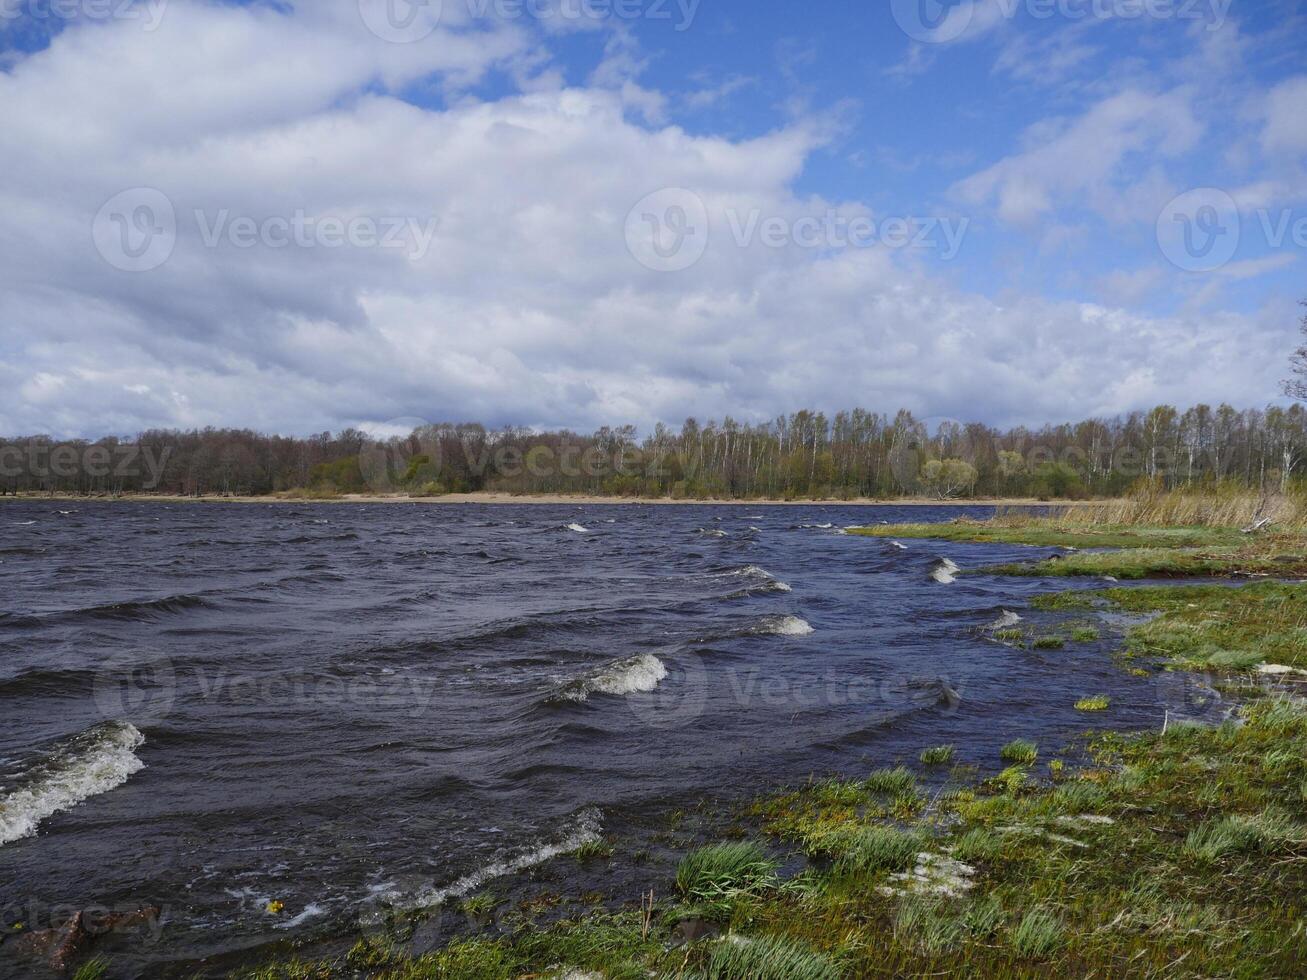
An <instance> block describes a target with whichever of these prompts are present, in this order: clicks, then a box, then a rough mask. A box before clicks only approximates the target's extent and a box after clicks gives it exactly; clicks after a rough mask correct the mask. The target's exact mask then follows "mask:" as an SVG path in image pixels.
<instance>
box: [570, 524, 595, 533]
mask: <svg viewBox="0 0 1307 980" xmlns="http://www.w3.org/2000/svg"><path fill="white" fill-rule="evenodd" d="M567 529H568V530H569V531H575V532H576V533H577V534H589V533H590V529H589V528H588V527H582V526H581V525H580V524H569V525H567Z"/></svg>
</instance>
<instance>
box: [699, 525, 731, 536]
mask: <svg viewBox="0 0 1307 980" xmlns="http://www.w3.org/2000/svg"><path fill="white" fill-rule="evenodd" d="M694 533H695V534H698V535H702V536H703V537H705V538H724V537H726V536H727V534H726V532H725V531H723V530H722V529H721V528H719V527H715V528H713V529H712V530H709V529H708V528H706V527H701V528H699V529H698V530H697V531H695V532H694Z"/></svg>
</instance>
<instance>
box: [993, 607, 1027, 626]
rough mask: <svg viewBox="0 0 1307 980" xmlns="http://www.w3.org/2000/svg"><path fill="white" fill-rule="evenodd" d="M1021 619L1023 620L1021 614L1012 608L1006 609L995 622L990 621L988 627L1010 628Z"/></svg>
mask: <svg viewBox="0 0 1307 980" xmlns="http://www.w3.org/2000/svg"><path fill="white" fill-rule="evenodd" d="M1021 621H1022V620H1021V617H1020V616H1019V615H1017V614H1016V613H1014V612H1012V611H1011V610H1010V609H1004V610H1003V612H1002V615H1001V616H999V617H998V619H996V620H994V622H992V623H990V624H989V626H988V627H987V628H988V629H991V630H1003V629H1009V628H1010V627H1013V626H1015V625H1017V623H1019V622H1021Z"/></svg>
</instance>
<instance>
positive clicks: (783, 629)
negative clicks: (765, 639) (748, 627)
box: [755, 616, 816, 636]
mask: <svg viewBox="0 0 1307 980" xmlns="http://www.w3.org/2000/svg"><path fill="white" fill-rule="evenodd" d="M755 632H758V633H762V634H765V635H768V636H807V635H809V634H810V633H815V632H816V630H814V629H813V628H812V627H811V626H809V625H808V621H807V620H806V619H800V618H799V617H798V616H769V617H767V618H766V619H764V620H763V621H762V622H761V623H760V624H759V625H758V628H757V629H756V630H755Z"/></svg>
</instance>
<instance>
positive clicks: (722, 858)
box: [676, 841, 776, 902]
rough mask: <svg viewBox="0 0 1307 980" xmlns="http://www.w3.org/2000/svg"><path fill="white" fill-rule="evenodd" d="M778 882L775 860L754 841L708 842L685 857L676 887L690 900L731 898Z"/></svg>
mask: <svg viewBox="0 0 1307 980" xmlns="http://www.w3.org/2000/svg"><path fill="white" fill-rule="evenodd" d="M775 883H776V863H775V862H774V861H772V860H771V859H770V858H769V857H768V856H767V853H766V852H765V851H764V850H763V849H762V846H761V845H760V844H757V843H754V842H753V841H739V842H734V843H728V844H709V845H708V846H707V847H701V848H699V849H698V850H695V851H691V852H690V853H689V854H687V855H686V856H685V857H683V858H682V859H681V863H680V865H679V867H677V869H676V890H677V891H678V892H680V894H681V895H682V896H683V897H685V898H687V899H689V900H691V901H699V902H714V901H719V900H722V899H728V900H729V899H731V898H734V897H736V896H738V895H739V894H741V893H754V894H756V893H758V892H761V891H763V890H765V889H767V888H770V887H771V886H772V885H774V884H775Z"/></svg>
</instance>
